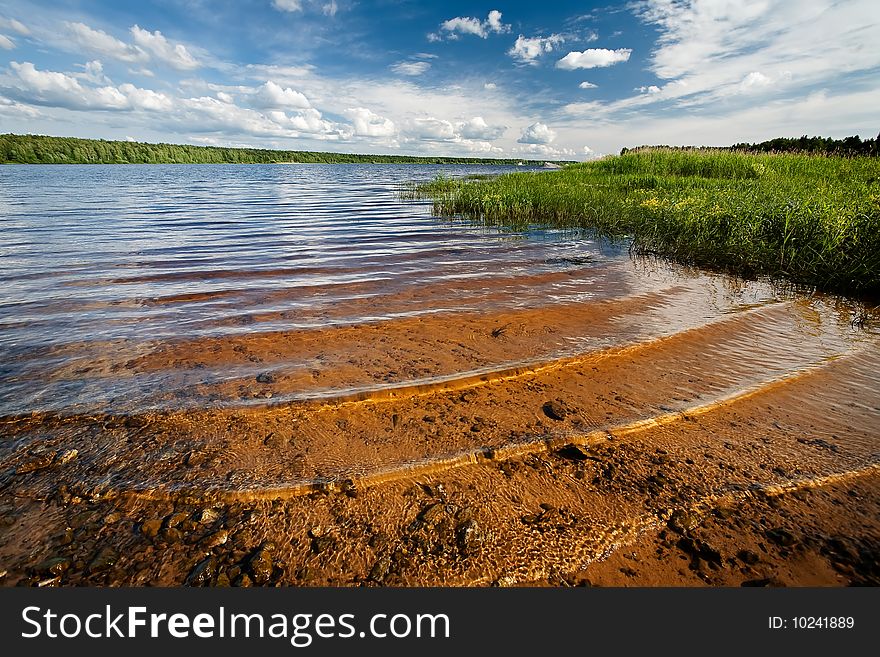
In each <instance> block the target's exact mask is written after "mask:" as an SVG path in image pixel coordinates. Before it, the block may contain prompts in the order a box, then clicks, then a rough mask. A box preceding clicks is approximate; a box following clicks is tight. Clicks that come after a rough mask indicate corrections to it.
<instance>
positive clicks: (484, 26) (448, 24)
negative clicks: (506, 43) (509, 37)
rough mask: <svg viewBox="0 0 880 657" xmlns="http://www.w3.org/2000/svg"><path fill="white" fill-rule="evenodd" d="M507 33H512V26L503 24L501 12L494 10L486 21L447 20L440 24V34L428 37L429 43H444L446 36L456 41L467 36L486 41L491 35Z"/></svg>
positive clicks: (457, 18) (459, 18)
mask: <svg viewBox="0 0 880 657" xmlns="http://www.w3.org/2000/svg"><path fill="white" fill-rule="evenodd" d="M506 32H510V25H505V24H504V23H502V22H501V12H500V11H498V10H497V9H493V10H492V11H490V12H489V15H488V16H487V17H486V19H485V20H480V19H479V18H473V17H470V16H468V17H462V16H456V17H455V18H450V19H449V20H445V21H443V22H442V23H440V30H439V32H432V33H431V34H429V35H428V41H442V40H443V37H444V36H445V37H446V38H447V39H453V40H454V39H458V38H459V37H460V36H461V35H467V34H470V35H473V36H478V37H480V38H481V39H486V38H488V36H489V35H490V34H504V33H506Z"/></svg>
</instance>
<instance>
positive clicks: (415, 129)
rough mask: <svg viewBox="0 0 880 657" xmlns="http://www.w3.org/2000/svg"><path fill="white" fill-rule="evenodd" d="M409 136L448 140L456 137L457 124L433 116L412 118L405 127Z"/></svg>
mask: <svg viewBox="0 0 880 657" xmlns="http://www.w3.org/2000/svg"><path fill="white" fill-rule="evenodd" d="M404 131H405V133H406V135H407V136H408V137H413V138H415V139H428V140H437V141H446V140H451V139H455V126H453V125H452V123H451V122H450V121H447V120H445V119H437V118H434V117H433V116H431V117H426V118H417V119H410V120H409V121H408V122H407V124H406V126H405V129H404Z"/></svg>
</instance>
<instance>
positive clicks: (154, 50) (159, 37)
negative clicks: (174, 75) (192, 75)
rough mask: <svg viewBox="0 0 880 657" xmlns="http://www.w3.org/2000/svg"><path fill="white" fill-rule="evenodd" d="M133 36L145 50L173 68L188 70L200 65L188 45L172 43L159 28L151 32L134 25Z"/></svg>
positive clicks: (132, 28) (132, 27)
mask: <svg viewBox="0 0 880 657" xmlns="http://www.w3.org/2000/svg"><path fill="white" fill-rule="evenodd" d="M131 36H132V38H133V39H134V42H135V43H136V44H137V45H138V46H140V47H141V48H142V49H143V50H145V51H147V52H148V53H150V54H151V55H152V56H153V57H154V58H155V59H157V60H158V61H161V62H164V63H166V64H168V65H169V66H171V67H172V68H176V69H178V70H181V71H188V70H191V69H194V68H198V67H199V66H200V64H199V62H197V61H196V59H195V57H193V56H192V55H191V54H190V52H189V51H188V50H187V49H186V46H184V45H183V44H180V43H177V44H172V43H171V42H170V41H168V39H166V38H165V36H164V35H163V34H162V33H161V32H160V31H159V30H156V31H155V32H150V31H149V30H144V29H141V28H140V27H138V26H137V25H132V26H131Z"/></svg>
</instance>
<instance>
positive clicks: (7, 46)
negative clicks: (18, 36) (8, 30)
mask: <svg viewBox="0 0 880 657" xmlns="http://www.w3.org/2000/svg"><path fill="white" fill-rule="evenodd" d="M0 48H3V49H4V50H12V49H13V48H15V43H14V42H13V41H12V39H10V38H9V37H8V36H5V35H3V34H0Z"/></svg>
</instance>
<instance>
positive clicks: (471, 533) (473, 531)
mask: <svg viewBox="0 0 880 657" xmlns="http://www.w3.org/2000/svg"><path fill="white" fill-rule="evenodd" d="M455 533H456V538H457V540H458V549H459V550H460V551H461V553H462V554H463V555H464V556H466V557H467V556H470V555H472V554H476V553H477V552H479V551H480V548H482V547H483V532H482V530H481V529H480V525H479V524H477V521H476V520H473V519H471V520H466V521H464V522H463V523H461V524H460V525H459V526H458V529H457V530H456V532H455Z"/></svg>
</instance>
